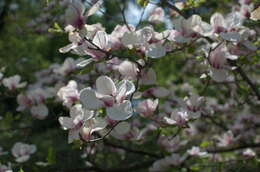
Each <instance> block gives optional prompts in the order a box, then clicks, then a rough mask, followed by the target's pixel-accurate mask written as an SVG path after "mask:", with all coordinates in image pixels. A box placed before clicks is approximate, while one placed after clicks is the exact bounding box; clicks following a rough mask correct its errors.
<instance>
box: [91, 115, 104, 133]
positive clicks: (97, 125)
mask: <svg viewBox="0 0 260 172" xmlns="http://www.w3.org/2000/svg"><path fill="white" fill-rule="evenodd" d="M93 121H94V125H93V126H92V130H91V133H93V132H95V131H99V130H103V129H104V128H106V126H107V122H106V120H105V119H103V118H99V117H96V118H94V119H93Z"/></svg>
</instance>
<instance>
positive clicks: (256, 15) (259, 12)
mask: <svg viewBox="0 0 260 172" xmlns="http://www.w3.org/2000/svg"><path fill="white" fill-rule="evenodd" d="M250 19H251V20H255V21H257V20H260V6H258V7H257V8H256V9H255V10H254V11H253V12H252V13H251V14H250Z"/></svg>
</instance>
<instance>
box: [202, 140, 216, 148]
mask: <svg viewBox="0 0 260 172" xmlns="http://www.w3.org/2000/svg"><path fill="white" fill-rule="evenodd" d="M212 144H213V142H212V141H203V142H202V143H201V144H200V147H202V148H205V147H208V146H210V145H212Z"/></svg>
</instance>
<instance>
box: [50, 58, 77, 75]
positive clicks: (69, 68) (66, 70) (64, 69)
mask: <svg viewBox="0 0 260 172" xmlns="http://www.w3.org/2000/svg"><path fill="white" fill-rule="evenodd" d="M76 64H77V62H76V61H75V60H74V59H73V58H70V57H69V58H66V60H65V61H64V63H63V65H62V66H61V67H60V68H58V69H56V70H55V71H54V72H57V73H59V74H61V75H63V76H66V75H68V74H70V73H71V72H73V71H74V70H75V69H76V67H77V66H76Z"/></svg>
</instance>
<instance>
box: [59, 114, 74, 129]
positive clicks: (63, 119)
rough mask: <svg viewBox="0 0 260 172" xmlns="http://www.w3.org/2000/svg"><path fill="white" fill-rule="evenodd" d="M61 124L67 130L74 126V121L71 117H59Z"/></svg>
mask: <svg viewBox="0 0 260 172" xmlns="http://www.w3.org/2000/svg"><path fill="white" fill-rule="evenodd" d="M59 122H60V124H61V125H62V127H63V129H65V130H67V129H69V128H72V127H73V126H74V125H73V121H72V120H71V118H69V117H59Z"/></svg>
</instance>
